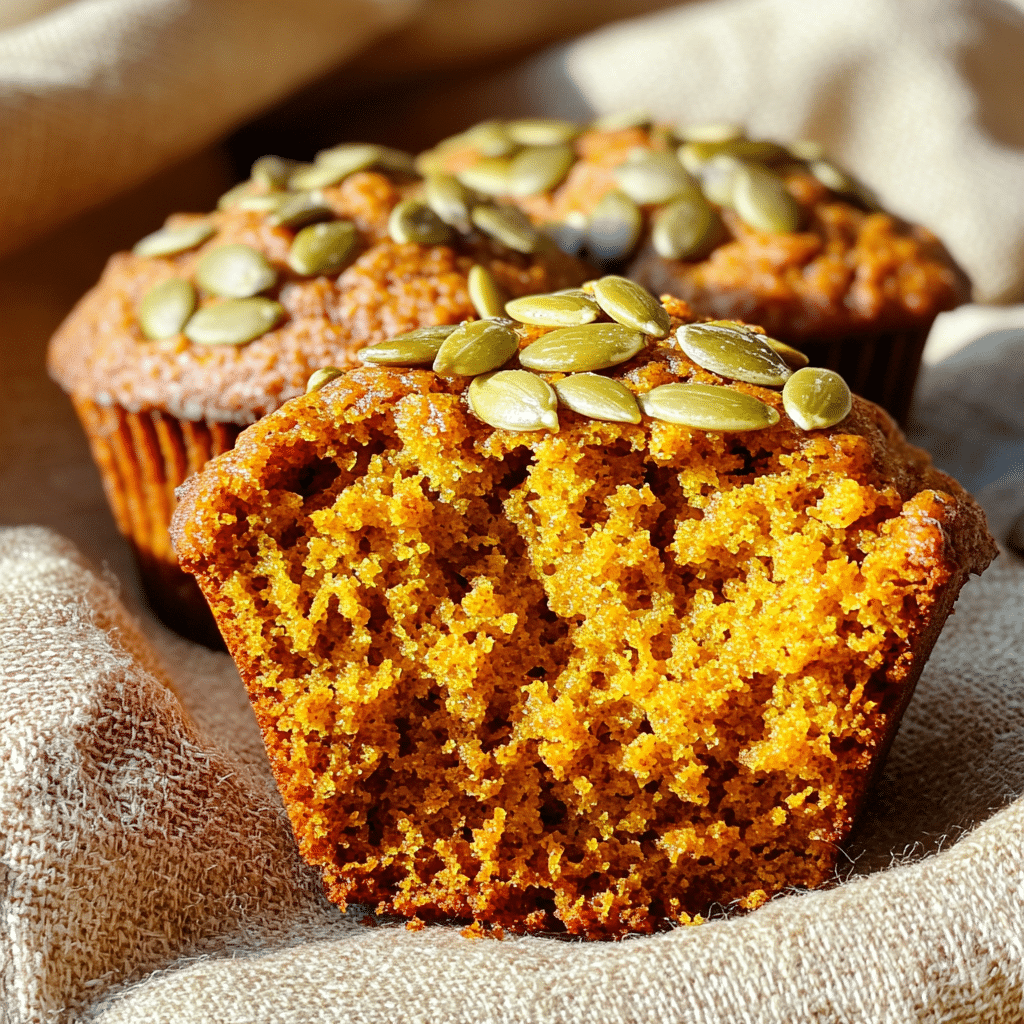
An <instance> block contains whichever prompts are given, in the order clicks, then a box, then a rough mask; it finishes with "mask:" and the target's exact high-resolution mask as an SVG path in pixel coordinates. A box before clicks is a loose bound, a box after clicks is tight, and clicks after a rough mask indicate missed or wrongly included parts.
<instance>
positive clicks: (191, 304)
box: [139, 277, 196, 341]
mask: <svg viewBox="0 0 1024 1024" xmlns="http://www.w3.org/2000/svg"><path fill="white" fill-rule="evenodd" d="M195 308H196V290H195V288H193V287H192V285H191V283H190V282H188V281H185V280H182V278H180V277H172V278H169V279H168V280H166V281H161V282H160V283H159V284H155V285H153V287H152V288H150V289H149V291H148V292H146V294H145V295H144V296H143V298H142V301H141V302H140V303H139V326H140V327H141V328H142V333H143V334H144V335H145V336H146V337H147V338H149V339H150V341H159V340H161V339H163V338H172V337H174V335H176V334H180V333H181V329H182V328H183V327H184V326H185V324H186V323H187V322H188V318H189V317H190V316H191V315H192V314H193V313H194V312H195Z"/></svg>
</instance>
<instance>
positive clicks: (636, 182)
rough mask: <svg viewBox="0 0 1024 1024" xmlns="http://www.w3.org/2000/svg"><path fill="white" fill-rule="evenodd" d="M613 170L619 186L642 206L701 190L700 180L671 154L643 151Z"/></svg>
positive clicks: (663, 201) (664, 201)
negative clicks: (697, 181) (698, 185)
mask: <svg viewBox="0 0 1024 1024" xmlns="http://www.w3.org/2000/svg"><path fill="white" fill-rule="evenodd" d="M612 173H613V174H614V176H615V180H616V182H617V183H618V185H619V188H620V189H622V191H623V192H625V193H626V195H627V196H629V198H630V199H632V200H633V202H635V203H638V204H640V205H641V206H649V205H651V204H652V203H667V202H668V201H669V200H670V199H674V198H675V197H676V196H680V195H684V194H688V193H691V192H696V191H697V190H698V189H697V183H696V182H695V181H694V180H693V178H692V177H691V176H690V175H689V174H688V173H687V171H686V170H684V169H683V166H682V164H680V163H679V161H678V160H677V159H676V158H675V157H674V156H673V155H672V154H671V153H661V152H653V151H649V150H641V151H640V154H639V155H637V156H635V157H634V158H632V159H629V160H627V161H626V162H625V163H624V164H619V166H618V167H616V168H615V170H614V171H613V172H612Z"/></svg>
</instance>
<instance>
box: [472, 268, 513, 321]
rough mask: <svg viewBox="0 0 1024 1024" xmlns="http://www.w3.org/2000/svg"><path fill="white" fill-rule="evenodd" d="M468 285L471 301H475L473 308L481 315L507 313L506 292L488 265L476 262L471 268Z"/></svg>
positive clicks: (484, 316)
mask: <svg viewBox="0 0 1024 1024" xmlns="http://www.w3.org/2000/svg"><path fill="white" fill-rule="evenodd" d="M466 285H467V287H468V289H469V301H470V302H472V303H473V308H474V309H475V310H476V311H477V314H478V315H479V316H481V317H483V318H484V319H487V318H488V317H503V316H504V315H505V293H504V292H503V291H502V289H501V285H499V284H498V282H497V281H495V279H494V275H493V274H492V273H491V272H490V271H489V270H488V269H487V268H486V267H482V266H481V265H480V264H479V263H474V264H473V266H472V267H470V268H469V276H468V278H467V280H466Z"/></svg>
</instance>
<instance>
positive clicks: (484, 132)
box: [441, 121, 516, 156]
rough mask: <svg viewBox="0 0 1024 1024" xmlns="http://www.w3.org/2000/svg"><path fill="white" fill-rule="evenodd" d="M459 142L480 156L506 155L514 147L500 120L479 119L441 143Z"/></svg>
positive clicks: (513, 149) (512, 150)
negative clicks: (470, 147) (460, 132)
mask: <svg viewBox="0 0 1024 1024" xmlns="http://www.w3.org/2000/svg"><path fill="white" fill-rule="evenodd" d="M460 142H461V143H463V144H466V145H469V146H472V148H473V149H475V150H476V151H477V152H478V153H480V154H481V155H482V156H508V155H509V154H510V153H512V152H514V151H515V148H516V144H515V143H514V142H513V141H512V139H511V138H509V134H508V131H507V129H506V127H505V125H504V124H502V122H501V121H481V122H480V123H479V124H475V125H473V127H472V128H467V129H466V131H464V132H463V133H462V134H461V135H456V136H454V137H453V138H452V139H446V140H445V142H443V143H442V144H441V145H442V146H444V145H445V144H446V143H449V144H457V143H460Z"/></svg>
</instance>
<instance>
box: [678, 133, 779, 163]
mask: <svg viewBox="0 0 1024 1024" xmlns="http://www.w3.org/2000/svg"><path fill="white" fill-rule="evenodd" d="M719 155H725V156H731V157H735V158H736V159H737V160H744V161H750V162H753V163H761V164H774V163H782V162H785V161H787V160H789V159H790V155H789V150H788V149H786V147H785V146H780V145H779V144H778V143H777V142H769V141H767V140H759V139H732V140H729V141H726V142H684V143H683V145H682V146H681V147H680V152H678V153H677V156H678V157H679V161H680V163H682V164H683V166H684V167H687V168H690V167H691V165H694V164H697V165H699V164H702V163H706V162H707V161H708V160H711V159H713V158H714V157H716V156H719Z"/></svg>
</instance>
